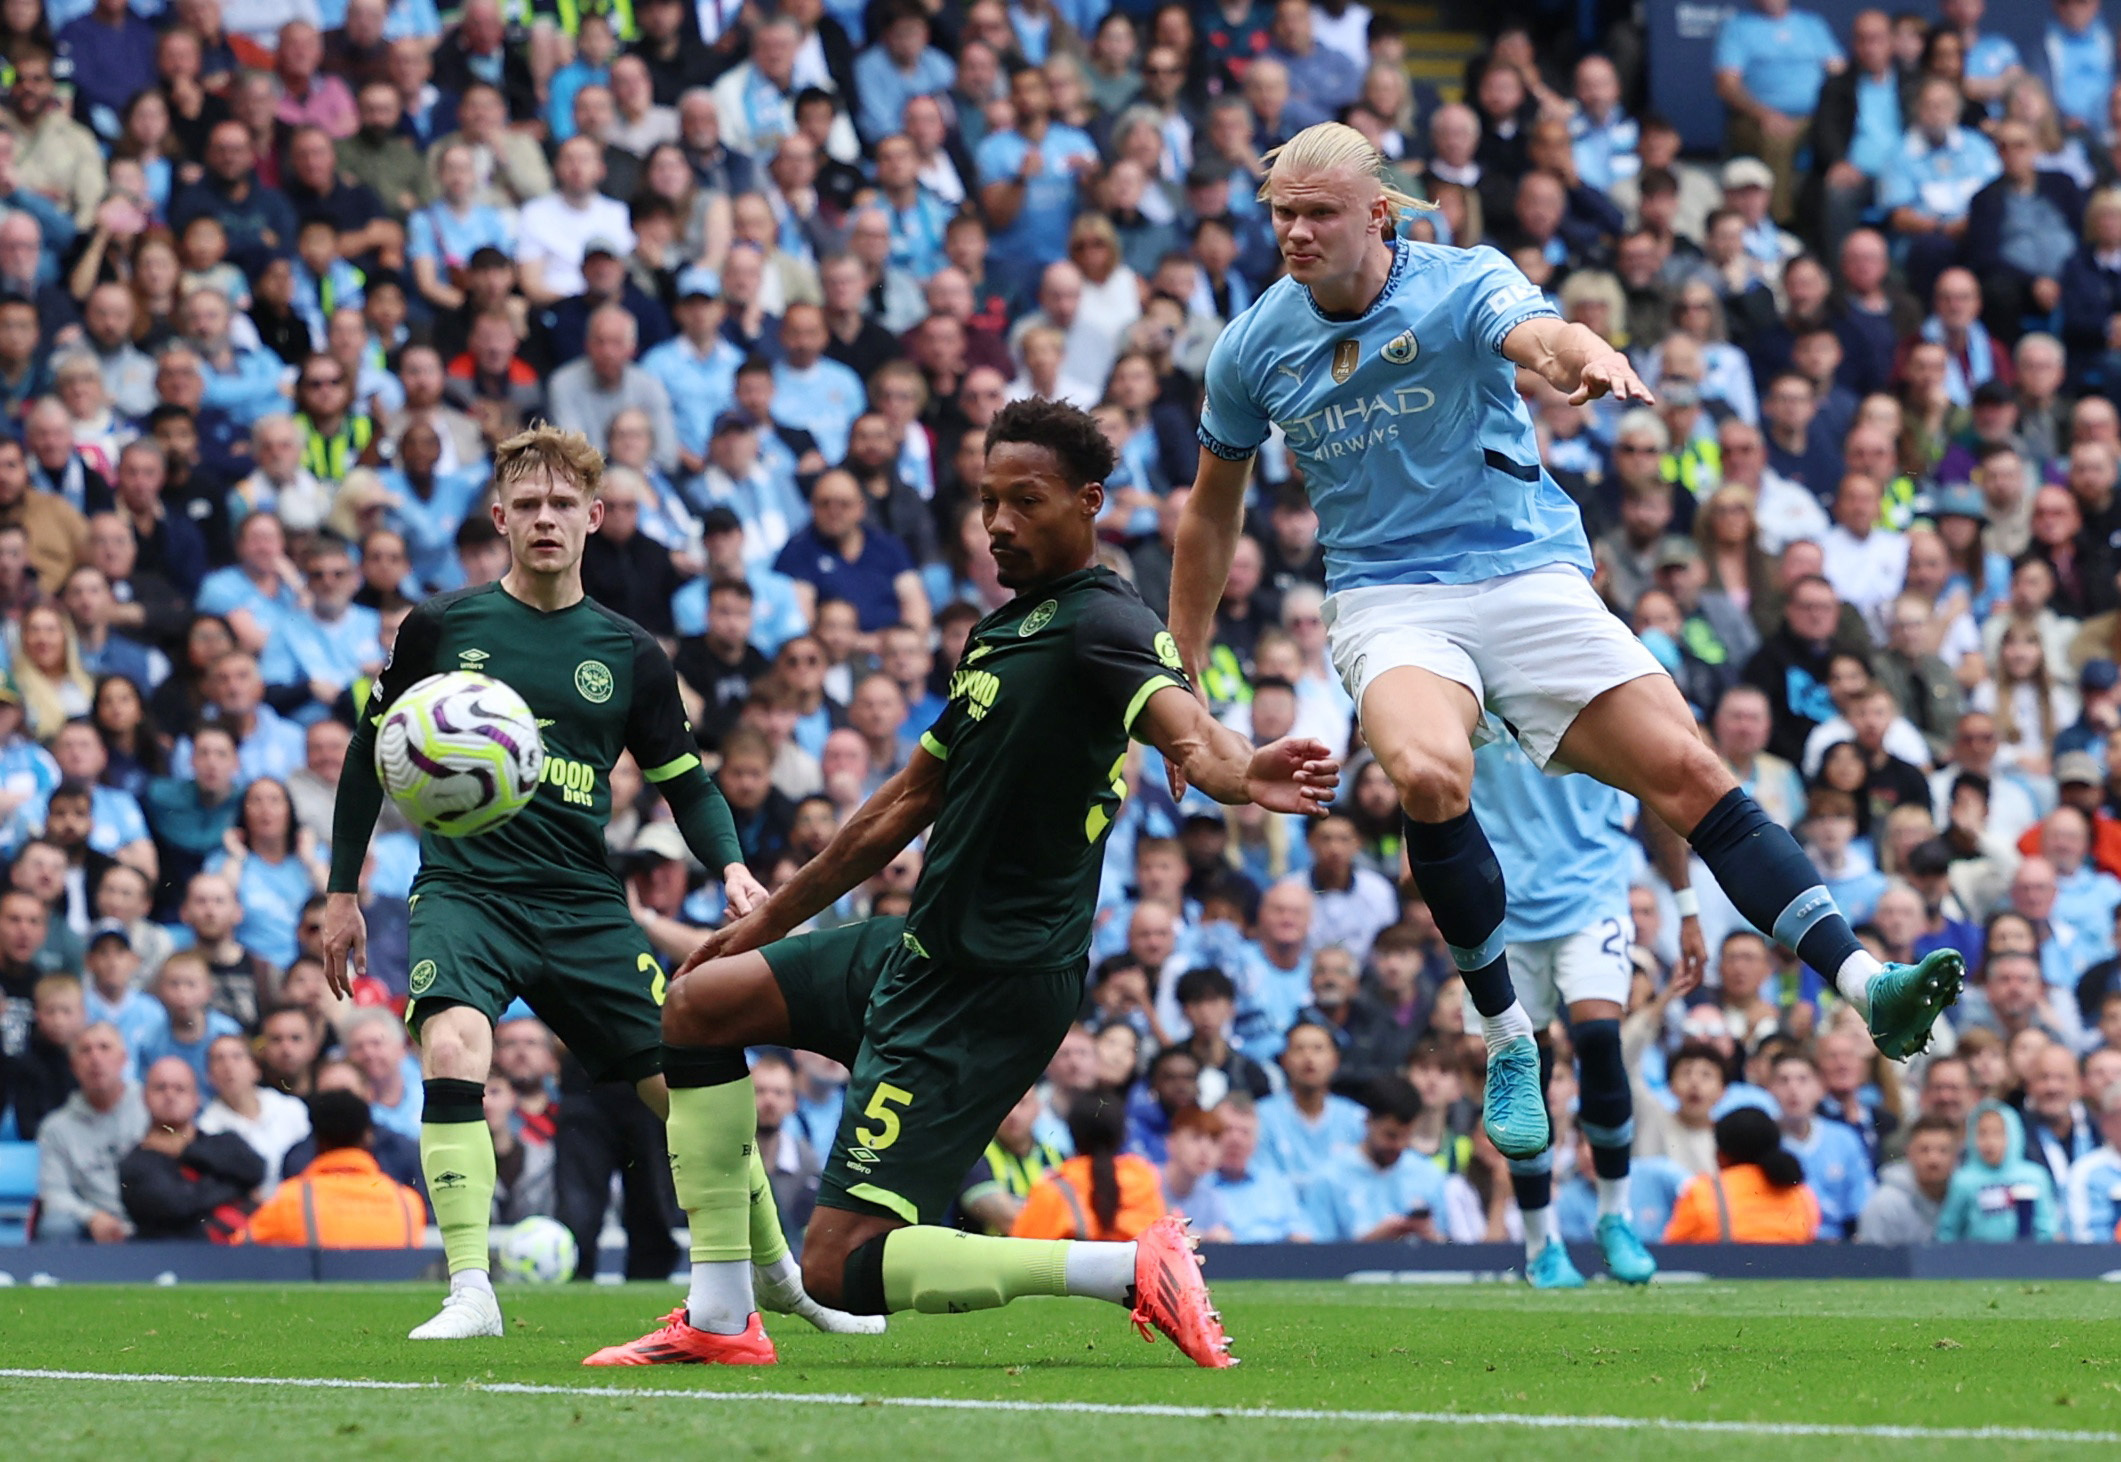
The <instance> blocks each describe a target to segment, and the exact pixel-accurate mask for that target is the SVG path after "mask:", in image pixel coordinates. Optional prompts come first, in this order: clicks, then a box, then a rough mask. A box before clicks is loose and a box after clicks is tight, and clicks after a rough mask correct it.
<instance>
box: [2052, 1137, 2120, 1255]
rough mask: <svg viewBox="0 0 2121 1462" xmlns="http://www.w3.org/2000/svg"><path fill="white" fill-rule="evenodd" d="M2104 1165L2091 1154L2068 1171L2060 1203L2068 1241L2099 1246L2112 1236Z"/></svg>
mask: <svg viewBox="0 0 2121 1462" xmlns="http://www.w3.org/2000/svg"><path fill="white" fill-rule="evenodd" d="M2105 1169H2106V1165H2105V1164H2104V1163H2103V1162H2101V1161H2099V1155H2098V1154H2097V1153H2093V1154H2091V1155H2090V1156H2088V1157H2082V1158H2079V1159H2078V1160H2077V1162H2076V1163H2075V1164H2074V1165H2073V1166H2072V1167H2071V1168H2070V1170H2069V1183H2068V1186H2067V1187H2066V1188H2065V1189H2064V1204H2065V1210H2066V1216H2067V1221H2068V1224H2069V1238H2070V1242H2071V1243H2076V1244H2103V1243H2105V1242H2107V1240H2109V1239H2111V1238H2112V1237H2113V1235H2114V1204H2113V1200H2112V1198H2110V1197H2109V1196H2108V1194H2109V1193H2110V1192H2111V1191H2112V1185H2111V1183H2110V1182H2108V1181H2106V1180H2107V1179H2108V1178H2109V1177H2110V1176H2111V1175H2110V1174H2108V1173H2107V1172H2106V1170H2105Z"/></svg>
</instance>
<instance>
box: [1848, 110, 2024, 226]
mask: <svg viewBox="0 0 2121 1462" xmlns="http://www.w3.org/2000/svg"><path fill="white" fill-rule="evenodd" d="M2002 171H2003V159H2001V158H2000V157H1998V156H1997V155H1996V148H1995V145H1994V144H1993V143H1991V142H1990V141H1989V140H1988V139H1987V138H1986V137H1984V136H1982V135H1981V134H1980V133H1979V132H1977V131H1975V130H1974V129H1973V128H1971V127H1953V128H1952V129H1951V130H1950V131H1948V132H1946V133H1945V135H1944V139H1943V141H1941V142H1934V143H1933V142H1931V141H1930V139H1929V138H1928V137H1927V136H1925V135H1924V134H1923V132H1922V129H1921V128H1919V127H1911V128H1909V129H1908V131H1907V133H1906V134H1905V135H1904V136H1903V137H1902V138H1901V139H1900V145H1899V146H1898V147H1897V148H1895V149H1894V150H1893V153H1892V156H1891V157H1890V158H1888V159H1887V161H1886V167H1885V175H1884V176H1883V177H1881V178H1880V179H1879V180H1878V206H1879V208H1880V209H1882V210H1884V211H1885V212H1887V213H1890V212H1891V211H1892V210H1894V209H1896V208H1912V209H1914V210H1915V211H1916V212H1918V213H1922V214H1925V215H1927V216H1928V217H1930V218H1934V219H1937V220H1939V221H1941V222H1944V223H1953V222H1956V221H1958V220H1959V219H1962V218H1964V217H1966V210H1967V205H1969V204H1970V203H1972V202H1973V201H1974V195H1975V194H1976V193H1978V192H1980V191H1981V190H1982V189H1983V188H1984V187H1986V186H1987V185H1988V184H1989V183H1990V182H1991V181H1993V180H1994V179H1995V177H1996V175H1997V174H1999V173H2001V172H2002Z"/></svg>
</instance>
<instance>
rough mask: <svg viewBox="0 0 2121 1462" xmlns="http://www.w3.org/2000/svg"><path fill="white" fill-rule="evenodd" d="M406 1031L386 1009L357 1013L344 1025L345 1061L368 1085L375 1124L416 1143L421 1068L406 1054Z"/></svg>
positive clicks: (418, 1133)
mask: <svg viewBox="0 0 2121 1462" xmlns="http://www.w3.org/2000/svg"><path fill="white" fill-rule="evenodd" d="M404 1030H405V1028H404V1026H403V1025H402V1024H401V1023H400V1022H399V1021H398V1019H397V1018H396V1017H395V1016H393V1015H392V1014H391V1013H390V1012H389V1011H387V1010H361V1011H356V1012H355V1013H354V1014H353V1015H351V1016H349V1017H348V1018H347V1019H346V1020H345V1022H344V1023H343V1026H342V1034H343V1039H344V1041H345V1044H346V1059H347V1061H348V1062H350V1063H351V1064H352V1065H353V1067H354V1069H355V1070H357V1071H359V1072H360V1073H361V1077H362V1079H363V1080H364V1081H365V1082H366V1083H367V1084H368V1101H369V1113H370V1115H371V1116H372V1117H373V1118H374V1119H375V1122H376V1125H377V1126H379V1127H384V1128H388V1129H389V1130H390V1131H393V1132H395V1133H397V1134H398V1135H399V1136H401V1137H406V1138H409V1139H412V1140H415V1141H417V1140H418V1138H419V1135H420V1106H421V1090H420V1079H419V1067H418V1064H417V1063H416V1062H414V1061H413V1060H412V1058H411V1057H409V1056H408V1055H407V1054H406V1051H405V1033H404Z"/></svg>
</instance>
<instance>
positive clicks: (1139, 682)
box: [1075, 589, 1187, 734]
mask: <svg viewBox="0 0 2121 1462" xmlns="http://www.w3.org/2000/svg"><path fill="white" fill-rule="evenodd" d="M1075 664H1076V670H1077V672H1078V673H1079V674H1080V675H1081V677H1082V679H1083V681H1084V683H1085V684H1086V685H1088V686H1092V687H1095V689H1096V691H1097V692H1098V693H1100V694H1102V695H1103V696H1104V698H1105V699H1106V700H1108V701H1109V702H1110V703H1111V704H1112V706H1113V708H1114V709H1116V710H1117V711H1118V712H1119V715H1120V720H1121V722H1122V724H1124V725H1125V726H1126V728H1127V731H1128V732H1129V734H1132V732H1133V730H1134V718H1135V717H1137V716H1139V715H1140V714H1141V710H1142V707H1143V706H1145V705H1147V704H1148V703H1149V697H1150V696H1152V695H1154V694H1156V692H1157V691H1159V690H1162V689H1163V688H1164V687H1165V686H1167V685H1175V686H1178V687H1179V688H1180V689H1185V688H1186V686H1187V681H1186V672H1185V670H1184V669H1183V668H1182V665H1181V662H1180V660H1179V655H1178V645H1177V642H1176V641H1174V640H1173V639H1172V638H1171V632H1170V631H1169V630H1167V629H1165V628H1164V622H1163V621H1162V620H1160V619H1158V618H1157V617H1156V611H1154V610H1152V609H1151V608H1149V606H1148V605H1146V604H1144V603H1142V602H1141V600H1140V599H1139V598H1138V597H1136V596H1135V594H1134V591H1133V590H1131V589H1128V590H1126V591H1124V592H1123V593H1121V592H1113V593H1109V594H1104V595H1100V596H1098V597H1097V598H1095V599H1092V600H1091V601H1090V602H1089V603H1088V604H1086V605H1085V606H1084V607H1083V611H1082V613H1081V615H1079V616H1078V617H1077V619H1076V621H1075Z"/></svg>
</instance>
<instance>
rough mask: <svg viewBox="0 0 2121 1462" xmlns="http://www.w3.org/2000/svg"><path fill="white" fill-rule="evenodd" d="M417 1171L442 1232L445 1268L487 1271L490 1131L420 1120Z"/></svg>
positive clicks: (476, 1125) (483, 1126)
mask: <svg viewBox="0 0 2121 1462" xmlns="http://www.w3.org/2000/svg"><path fill="white" fill-rule="evenodd" d="M420 1171H421V1172H422V1173H423V1174H425V1175H426V1178H427V1199H428V1202H430V1203H432V1204H433V1205H434V1210H435V1223H436V1224H437V1225H438V1226H439V1227H440V1228H441V1230H442V1251H443V1253H444V1254H446V1255H447V1256H448V1258H449V1272H450V1273H451V1274H459V1273H462V1272H463V1271H464V1270H467V1269H476V1270H478V1271H479V1272H480V1273H482V1274H483V1273H485V1272H486V1269H487V1264H488V1259H487V1254H486V1246H487V1226H488V1224H489V1222H490V1221H491V1219H492V1216H493V1190H494V1159H493V1134H492V1133H491V1132H489V1131H487V1130H486V1124H485V1123H484V1122H483V1121H480V1122H422V1123H421V1124H420Z"/></svg>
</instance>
